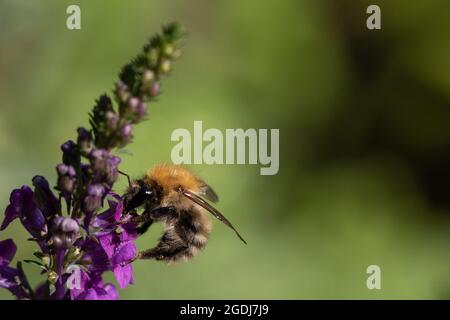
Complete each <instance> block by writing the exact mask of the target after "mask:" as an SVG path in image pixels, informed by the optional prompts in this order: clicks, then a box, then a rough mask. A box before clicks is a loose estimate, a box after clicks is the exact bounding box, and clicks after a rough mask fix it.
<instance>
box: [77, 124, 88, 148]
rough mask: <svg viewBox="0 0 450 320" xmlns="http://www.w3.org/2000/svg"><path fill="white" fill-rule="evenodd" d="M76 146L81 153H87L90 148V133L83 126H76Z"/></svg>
mask: <svg viewBox="0 0 450 320" xmlns="http://www.w3.org/2000/svg"><path fill="white" fill-rule="evenodd" d="M77 131H78V140H77V143H78V147H79V148H80V150H81V152H82V153H83V154H88V153H89V152H90V151H91V149H92V134H91V133H90V132H89V131H88V130H86V129H85V128H78V130H77Z"/></svg>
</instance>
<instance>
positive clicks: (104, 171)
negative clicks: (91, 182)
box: [89, 149, 120, 185]
mask: <svg viewBox="0 0 450 320" xmlns="http://www.w3.org/2000/svg"><path fill="white" fill-rule="evenodd" d="M89 160H90V162H91V166H92V170H93V171H94V176H95V179H96V181H98V182H106V183H107V184H109V185H112V184H113V183H114V182H115V181H116V180H117V177H118V175H119V172H118V166H119V163H120V158H119V157H115V156H113V155H111V154H110V153H109V152H108V151H106V150H105V149H96V150H93V151H92V152H91V153H90V155H89Z"/></svg>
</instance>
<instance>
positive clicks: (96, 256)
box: [76, 238, 111, 273]
mask: <svg viewBox="0 0 450 320" xmlns="http://www.w3.org/2000/svg"><path fill="white" fill-rule="evenodd" d="M76 245H79V246H80V248H81V250H82V252H83V255H82V257H81V259H80V263H81V264H82V265H84V266H85V267H86V268H87V269H88V270H89V272H91V273H102V272H105V271H107V270H111V262H110V261H109V258H108V255H107V254H106V252H105V250H103V248H102V246H101V245H100V243H99V242H98V240H97V239H95V240H94V238H87V239H86V240H80V242H79V243H76Z"/></svg>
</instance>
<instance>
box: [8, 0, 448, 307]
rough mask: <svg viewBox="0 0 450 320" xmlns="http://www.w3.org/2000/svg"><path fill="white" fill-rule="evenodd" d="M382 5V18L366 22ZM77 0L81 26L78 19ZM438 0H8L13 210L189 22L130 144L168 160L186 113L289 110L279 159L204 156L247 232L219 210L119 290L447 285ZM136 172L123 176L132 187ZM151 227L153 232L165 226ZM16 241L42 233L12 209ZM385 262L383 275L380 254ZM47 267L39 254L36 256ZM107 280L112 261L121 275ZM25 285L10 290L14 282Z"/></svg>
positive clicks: (139, 165)
mask: <svg viewBox="0 0 450 320" xmlns="http://www.w3.org/2000/svg"><path fill="white" fill-rule="evenodd" d="M375 3H376V4H378V5H379V6H380V7H381V18H382V30H379V31H369V30H367V28H366V18H367V16H368V15H367V14H366V8H367V6H368V5H369V4H375ZM69 4H78V5H80V7H81V19H82V29H81V30H75V31H69V30H67V29H66V18H67V14H66V8H67V6H68V5H69ZM449 9H450V3H449V2H448V0H442V1H439V0H432V1H411V0H408V1H407V0H395V1H376V2H373V1H370V2H369V1H354V0H348V1H331V0H330V1H316V0H309V1H308V0H292V1H275V0H258V1H239V2H238V1H225V0H223V1H206V0H191V1H182V0H178V1H163V0H153V1H118V0H115V1H92V0H89V1H88V0H86V1H75V0H73V1H65V0H64V1H60V0H58V1H56V0H54V1H51V0H46V1H23V0H1V1H0V97H1V100H0V155H1V156H0V179H1V183H0V210H1V211H3V210H4V209H5V208H6V206H7V204H8V197H9V193H10V191H11V190H12V189H13V188H15V187H18V186H21V185H22V184H30V183H31V178H32V177H33V176H34V175H35V174H42V175H45V176H46V177H47V178H48V179H49V180H50V181H51V182H52V183H54V182H55V177H56V175H55V169H54V167H55V165H56V164H57V163H58V162H59V161H60V156H61V154H60V151H59V146H60V145H61V144H62V143H63V142H64V141H65V140H67V139H69V138H71V139H74V138H75V137H76V135H75V129H76V128H77V127H78V126H81V125H84V126H87V125H88V111H89V110H90V109H91V107H92V106H93V104H94V100H95V99H96V98H97V97H98V96H99V95H100V94H101V93H103V92H110V89H111V88H112V85H113V82H114V81H115V80H116V79H117V73H118V71H119V69H120V67H121V66H122V65H124V64H125V63H126V62H127V61H128V60H129V59H130V58H131V57H133V56H134V55H135V54H136V53H137V52H138V50H140V48H141V47H142V45H143V44H144V42H145V41H146V39H147V38H148V37H149V36H150V35H152V34H153V33H155V32H157V31H159V30H160V26H161V25H162V24H163V23H166V22H169V21H173V20H177V21H180V22H181V23H182V24H183V25H184V26H185V27H186V29H187V30H188V33H189V36H188V39H187V41H186V45H185V48H184V55H183V57H182V58H181V59H180V60H179V61H178V62H177V63H176V65H175V66H174V72H173V75H172V76H171V77H169V78H167V79H165V81H164V82H163V87H162V88H163V94H162V96H161V98H160V101H159V102H157V103H155V104H153V105H151V106H150V119H149V121H146V122H144V123H143V124H141V125H139V126H138V127H137V128H136V130H135V132H134V133H135V139H134V143H133V144H131V145H130V146H129V147H128V148H127V151H128V152H129V154H121V156H122V160H123V162H122V165H121V169H122V170H124V171H126V172H128V173H130V174H131V175H133V176H137V175H140V174H142V173H143V172H144V171H145V170H146V169H147V168H148V167H150V166H152V165H153V164H155V163H159V162H165V161H170V151H171V148H172V147H173V146H174V143H172V142H171V141H170V135H171V133H172V131H173V130H174V129H176V128H188V129H190V130H192V126H193V121H194V120H202V121H203V126H204V128H219V129H221V130H225V129H226V128H279V129H280V171H279V173H278V175H275V176H261V175H259V166H255V165H213V166H206V165H204V166H190V168H192V169H193V170H195V171H196V172H198V173H199V174H200V175H201V176H203V177H204V178H205V180H207V181H208V182H209V183H210V184H211V185H212V186H214V188H215V189H216V191H217V192H218V193H219V195H220V196H221V202H220V203H219V205H218V208H219V209H221V210H222V212H223V213H224V214H225V215H226V216H227V217H229V218H230V220H231V221H233V223H234V224H235V225H236V226H237V228H238V229H239V230H240V232H241V233H242V234H243V235H244V237H245V238H246V240H247V241H248V243H249V244H248V246H244V245H242V243H241V242H240V241H239V240H238V239H237V238H236V237H235V235H234V234H233V233H232V232H231V231H230V230H229V229H228V228H226V227H225V226H223V225H222V224H220V223H218V222H217V221H215V222H214V225H215V228H214V230H213V233H212V236H211V239H210V241H209V244H208V246H207V248H206V250H205V251H204V252H203V253H202V254H201V255H199V256H198V257H197V258H195V259H194V260H193V261H192V262H190V263H186V264H180V265H173V266H166V265H164V264H162V263H157V262H153V261H141V262H137V263H135V264H134V266H135V284H134V285H132V286H130V287H128V288H127V289H125V290H121V298H122V299H197V298H199V299H231V298H234V299H241V298H242V299H252V298H254V299H314V298H322V299H336V298H342V299H351V298H359V299H380V298H388V299H391V298H400V299H404V298H424V299H432V298H450V273H449V266H450V250H449V245H450V235H449V231H450V72H449V71H450V59H449V57H450V19H449V18H448V12H449ZM124 187H125V181H124V180H123V179H121V181H120V183H119V184H117V189H118V191H121V190H123V188H124ZM151 230H152V231H151V232H150V233H148V234H146V235H145V236H143V237H142V238H140V239H139V241H138V246H139V248H140V249H146V248H149V247H151V246H153V244H154V243H155V241H156V239H157V237H158V236H159V235H160V232H161V230H162V228H161V227H160V226H157V227H155V228H153V229H151ZM9 237H14V239H15V240H16V242H17V243H18V246H19V251H18V254H17V255H16V259H26V258H28V257H29V256H30V255H31V254H32V252H33V250H34V249H35V248H34V245H33V244H32V243H30V242H26V241H25V239H26V238H27V237H28V235H27V234H26V232H25V231H24V230H23V229H22V227H21V226H20V223H18V222H15V223H14V224H13V225H12V227H10V228H9V229H8V230H6V231H5V232H2V233H0V239H1V240H3V239H5V238H9ZM372 264H376V265H379V266H380V267H381V272H382V275H381V285H382V289H381V290H368V289H367V287H366V279H367V277H368V275H367V274H366V268H367V267H368V266H369V265H372ZM25 268H26V271H27V272H29V273H30V274H31V275H32V277H31V281H32V283H33V284H36V283H38V281H39V278H40V277H39V274H38V270H37V268H35V267H34V266H32V265H31V266H28V265H27V266H25ZM108 279H109V280H111V281H114V280H113V277H112V276H111V275H109V276H108ZM10 298H11V295H10V294H9V293H8V292H7V291H5V290H0V299H10Z"/></svg>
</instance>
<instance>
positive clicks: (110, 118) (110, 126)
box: [105, 111, 119, 132]
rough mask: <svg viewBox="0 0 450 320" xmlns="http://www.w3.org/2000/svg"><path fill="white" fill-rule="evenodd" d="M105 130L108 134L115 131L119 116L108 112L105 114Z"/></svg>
mask: <svg viewBox="0 0 450 320" xmlns="http://www.w3.org/2000/svg"><path fill="white" fill-rule="evenodd" d="M105 117H106V128H107V130H108V131H109V132H113V131H115V130H117V126H118V124H119V115H118V114H117V113H115V112H113V111H108V112H107V113H106V116H105Z"/></svg>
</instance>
